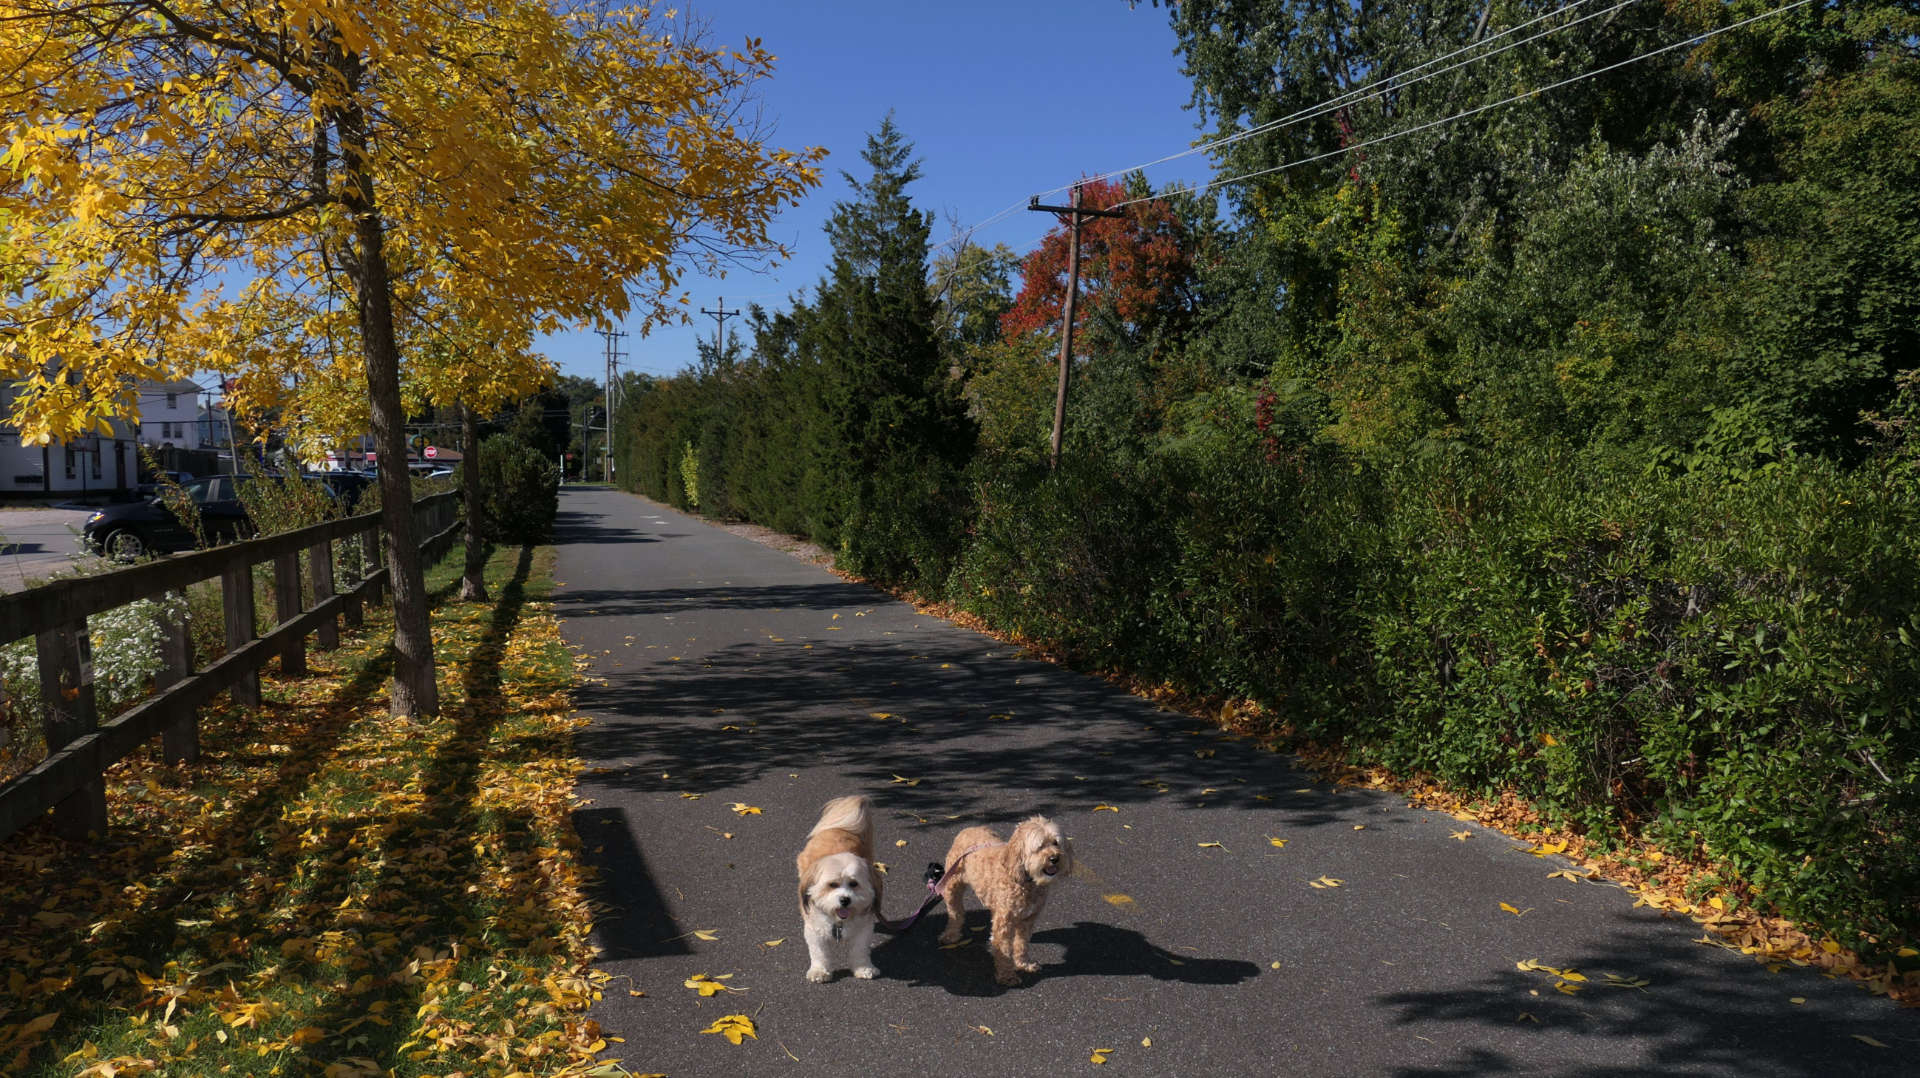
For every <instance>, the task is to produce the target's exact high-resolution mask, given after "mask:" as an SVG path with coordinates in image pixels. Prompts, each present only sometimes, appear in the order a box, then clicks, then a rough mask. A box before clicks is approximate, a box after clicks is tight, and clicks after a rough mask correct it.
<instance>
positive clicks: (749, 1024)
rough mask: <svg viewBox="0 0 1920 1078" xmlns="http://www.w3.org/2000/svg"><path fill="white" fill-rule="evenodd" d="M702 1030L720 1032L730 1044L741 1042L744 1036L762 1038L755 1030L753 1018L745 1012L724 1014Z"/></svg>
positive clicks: (703, 1031)
mask: <svg viewBox="0 0 1920 1078" xmlns="http://www.w3.org/2000/svg"><path fill="white" fill-rule="evenodd" d="M700 1032H702V1033H718V1034H720V1035H721V1036H722V1037H725V1038H726V1039H727V1043H728V1044H739V1043H740V1038H742V1037H752V1038H753V1039H754V1040H756V1041H757V1040H759V1039H760V1036H759V1034H757V1033H755V1032H754V1027H753V1019H751V1018H748V1017H747V1016H746V1015H744V1014H728V1015H722V1016H721V1017H719V1018H716V1019H714V1022H713V1024H712V1025H710V1026H708V1027H707V1028H705V1029H703V1030H701V1031H700Z"/></svg>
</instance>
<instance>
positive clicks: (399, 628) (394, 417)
mask: <svg viewBox="0 0 1920 1078" xmlns="http://www.w3.org/2000/svg"><path fill="white" fill-rule="evenodd" d="M335 126H336V128H337V130H338V131H339V132H340V149H341V164H342V166H343V167H344V168H345V170H346V186H345V190H344V192H343V193H342V194H343V199H342V200H343V201H344V202H345V204H346V208H347V210H348V211H349V212H350V213H351V214H352V215H353V222H354V226H353V235H354V247H355V250H354V252H353V254H354V257H353V276H354V278H355V280H354V284H355V286H356V288H355V291H356V292H357V296H356V300H357V303H358V306H359V315H360V342H361V349H362V351H363V353H364V355H365V358H366V366H367V397H368V400H369V402H370V403H371V404H372V414H373V444H374V447H375V449H376V450H377V451H378V452H379V454H380V522H381V525H382V527H381V532H382V535H381V538H382V541H383V543H384V545H385V546H386V555H387V582H388V585H389V586H390V587H391V588H392V589H393V685H392V704H391V710H392V712H393V714H395V715H400V716H415V717H417V716H425V715H432V714H435V713H437V712H438V711H439V710H440V690H439V686H438V685H436V684H435V683H434V671H433V633H432V628H431V623H430V620H429V617H428V611H427V582H426V574H425V572H424V571H423V570H422V569H421V566H420V540H419V537H418V535H417V534H416V532H415V530H414V521H413V480H412V476H411V475H409V474H408V472H407V412H406V406H405V404H403V403H402V401H401V399H400V349H399V345H398V343H397V342H396V340H395V338H394V331H393V292H392V282H391V280H390V279H389V277H388V271H387V255H386V226H385V224H384V222H383V221H382V220H381V217H380V208H379V203H378V202H377V201H376V200H375V198H374V189H373V174H372V173H371V172H369V171H368V170H367V169H366V167H365V165H364V163H365V162H366V161H367V160H368V153H367V138H366V120H365V115H364V113H361V112H360V111H359V110H358V109H357V108H347V109H343V110H341V111H340V112H339V113H337V114H336V120H335Z"/></svg>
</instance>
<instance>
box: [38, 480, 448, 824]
mask: <svg viewBox="0 0 1920 1078" xmlns="http://www.w3.org/2000/svg"><path fill="white" fill-rule="evenodd" d="M459 505H460V502H459V493H458V492H457V491H455V492H449V493H444V494H434V495H430V496H428V497H425V498H422V499H420V500H419V501H417V502H415V503H414V521H415V523H416V525H417V526H418V528H419V531H420V532H421V533H422V534H425V535H427V536H428V538H427V539H426V540H425V542H423V543H422V544H421V547H420V549H421V555H422V557H424V558H427V559H428V560H429V561H431V560H433V559H436V558H438V557H439V556H441V555H442V554H444V553H445V552H446V550H447V549H448V548H449V547H450V546H451V545H452V543H453V540H454V537H455V536H456V534H457V533H458V532H459V530H460V524H459V522H458V521H457V520H456V517H457V516H458V513H459ZM379 525H380V514H379V513H363V514H361V515H359V516H354V517H347V518H345V519H342V520H333V521H328V522H327V523H325V524H316V525H314V526H313V527H310V528H302V529H300V530H299V531H292V532H286V533H284V534H281V535H273V536H268V537H266V538H264V539H253V540H249V541H247V542H244V543H236V544H233V545H231V546H223V547H219V548H216V549H213V550H203V551H198V552H196V553H192V554H180V555H175V556H173V557H169V558H160V559H158V560H155V561H151V562H148V563H146V564H144V565H136V566H133V567H131V568H127V569H121V570H118V571H116V572H112V573H105V574H102V575H100V576H90V577H76V578H72V579H67V580H60V581H55V582H54V583H51V584H46V585H43V586H41V587H37V588H31V589H28V590H27V591H23V592H19V593H17V594H13V595H7V596H0V647H3V646H5V645H7V644H11V643H13V642H14V641H15V640H19V639H20V638H22V637H26V636H32V637H34V638H35V639H36V641H37V643H38V654H39V667H40V703H41V707H42V708H43V710H44V713H45V722H46V738H47V756H46V759H45V760H43V761H41V762H40V764H39V765H38V766H36V767H35V768H33V769H32V770H31V771H28V772H27V773H25V774H23V775H20V776H19V777H17V778H15V779H13V780H11V781H9V782H7V783H6V784H5V785H0V841H5V840H6V839H7V838H8V836H10V835H12V834H13V833H14V832H15V831H18V830H19V829H20V828H22V827H24V826H26V825H27V824H28V823H31V822H33V821H34V820H37V819H39V818H40V817H41V816H43V815H45V814H46V812H47V811H48V810H49V809H51V810H52V811H53V815H54V827H55V829H56V830H57V831H59V833H61V834H62V835H65V836H68V837H71V838H85V837H86V836H87V835H89V834H94V835H102V834H105V833H106V830H107V801H106V781H105V779H104V778H103V775H104V773H105V771H106V769H107V768H108V767H109V766H111V765H112V764H113V763H114V762H116V761H118V760H120V759H122V758H123V757H125V756H127V755H128V754H129V753H131V752H133V751H134V750H135V749H137V748H139V747H140V745H142V744H144V743H145V742H146V741H148V740H149V739H151V738H153V737H154V736H155V735H159V736H160V737H161V739H162V751H163V752H164V753H165V754H166V758H167V760H168V761H169V762H179V761H192V760H193V759H195V758H196V757H197V756H198V755H199V751H200V728H199V713H200V706H201V705H202V704H205V703H206V702H207V701H209V700H211V699H213V697H214V696H216V695H218V694H219V693H221V692H227V693H230V694H231V698H232V700H233V701H234V702H235V703H237V704H242V705H246V706H251V707H257V706H259V704H260V669H261V667H263V666H265V665H266V664H267V662H268V661H269V660H271V659H273V658H275V657H278V658H279V659H280V670H281V672H282V673H284V674H287V675H289V676H295V677H298V676H300V675H303V674H305V673H306V670H307V637H308V636H309V635H310V634H311V635H316V636H317V640H316V643H317V644H318V646H319V647H320V648H321V649H322V650H330V649H332V648H335V647H338V646H339V642H340V629H339V625H340V620H341V619H345V621H346V624H347V626H348V627H349V628H357V627H358V626H359V625H360V624H361V604H362V603H378V602H379V601H380V599H381V596H382V595H383V594H384V592H385V591H386V590H387V587H388V585H387V570H386V569H385V567H384V565H385V559H384V558H383V557H382V556H381V550H380V534H381V533H380V529H379ZM337 542H357V543H358V544H359V553H360V558H359V559H358V564H359V565H360V566H361V567H362V570H363V571H362V573H361V574H360V578H359V579H358V580H357V581H355V582H354V583H353V585H352V586H351V587H341V588H338V589H336V586H335V581H334V571H333V566H334V558H333V547H334V544H335V543H337ZM302 551H305V552H306V553H307V555H308V557H307V581H306V584H307V586H306V588H305V589H302V587H301V581H300V554H301V552H302ZM268 561H271V562H272V563H273V594H274V606H275V610H274V627H273V629H272V630H270V631H269V632H268V633H267V634H266V635H264V636H259V637H256V636H255V635H254V634H255V623H256V619H255V615H254V601H253V567H254V566H255V565H258V564H260V563H262V562H268ZM368 566H379V567H380V568H377V569H374V570H373V571H371V572H368V571H365V568H366V567H368ZM214 577H219V578H220V592H221V606H222V609H223V613H224V617H225V621H226V643H227V650H226V654H225V655H222V656H221V657H220V658H219V659H218V660H217V661H215V662H214V663H212V664H211V665H209V666H208V667H207V668H206V669H204V670H199V671H196V670H194V669H193V647H192V642H191V640H190V638H189V637H188V634H187V624H186V622H185V620H184V619H183V620H180V621H178V622H175V623H173V624H170V625H167V626H165V633H166V635H165V640H164V643H163V644H162V649H161V650H162V661H163V663H164V666H163V669H162V672H161V673H160V675H159V676H158V677H157V678H155V690H156V691H155V692H154V694H153V695H152V696H150V697H148V698H147V699H145V700H142V701H141V702H140V703H138V704H136V705H135V706H133V707H131V708H129V709H127V710H126V711H125V712H123V713H122V714H120V715H119V716H117V717H115V718H113V719H112V720H111V721H109V722H107V723H105V724H104V725H103V724H101V723H100V722H99V718H98V714H97V712H96V710H95V703H94V691H93V663H92V648H91V645H90V643H89V641H88V638H87V617H88V615H91V614H98V613H102V612H104V611H107V610H112V609H114V608H116V607H121V606H125V605H127V604H128V603H132V602H136V601H138V600H141V599H158V598H161V597H162V596H165V595H166V594H167V593H169V592H176V591H184V590H185V589H186V588H187V586H188V585H191V584H197V583H199V582H200V581H202V580H210V579H213V578H214ZM303 591H304V593H305V599H306V601H305V602H304V603H303V601H302V593H303Z"/></svg>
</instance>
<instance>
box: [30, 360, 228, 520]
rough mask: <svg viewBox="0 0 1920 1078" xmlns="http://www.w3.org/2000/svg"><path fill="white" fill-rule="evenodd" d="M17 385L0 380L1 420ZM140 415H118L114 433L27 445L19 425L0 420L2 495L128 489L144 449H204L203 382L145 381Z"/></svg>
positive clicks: (142, 387)
mask: <svg viewBox="0 0 1920 1078" xmlns="http://www.w3.org/2000/svg"><path fill="white" fill-rule="evenodd" d="M14 392H15V391H14V388H13V387H12V386H11V385H4V384H0V420H4V418H5V416H7V415H8V414H10V413H11V412H12V409H13V398H14ZM138 393H139V399H140V420H139V422H138V423H137V424H136V423H133V422H128V421H125V420H114V421H113V422H112V423H111V424H110V426H111V428H112V433H111V434H102V435H91V436H88V437H85V438H76V439H73V440H72V441H68V442H53V443H51V444H48V445H44V446H39V445H34V446H23V445H21V444H20V429H19V428H18V427H15V426H13V425H11V424H6V423H3V422H0V496H5V495H9V494H13V495H22V494H55V493H61V494H65V493H74V494H90V493H99V492H111V491H120V490H127V489H129V488H131V487H132V486H133V485H134V484H135V483H136V482H138V481H139V475H140V448H141V447H142V446H145V447H148V448H150V449H161V448H164V447H167V446H171V447H173V448H177V449H197V448H200V438H199V430H198V424H197V423H196V422H195V418H196V415H197V412H198V405H199V393H200V387H199V386H198V385H196V384H195V383H193V382H190V381H179V382H172V383H158V382H151V383H150V382H142V383H140V385H139V387H138Z"/></svg>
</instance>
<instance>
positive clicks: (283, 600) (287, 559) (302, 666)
mask: <svg viewBox="0 0 1920 1078" xmlns="http://www.w3.org/2000/svg"><path fill="white" fill-rule="evenodd" d="M299 616H300V552H299V551H298V550H289V551H287V552H286V553H284V554H275V555H274V556H273V623H274V624H275V625H285V624H286V623H287V622H289V621H292V620H293V619H295V618H297V617H299ZM280 672H281V673H282V674H284V675H286V676H287V677H306V676H307V638H306V635H305V634H304V633H303V634H301V635H300V636H296V637H294V638H293V639H291V640H289V641H287V642H286V644H284V645H283V646H282V647H281V649H280Z"/></svg>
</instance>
